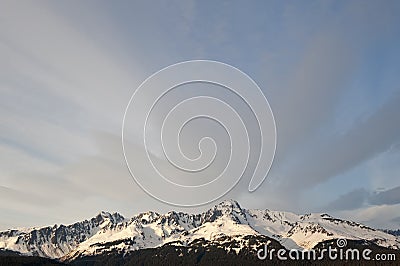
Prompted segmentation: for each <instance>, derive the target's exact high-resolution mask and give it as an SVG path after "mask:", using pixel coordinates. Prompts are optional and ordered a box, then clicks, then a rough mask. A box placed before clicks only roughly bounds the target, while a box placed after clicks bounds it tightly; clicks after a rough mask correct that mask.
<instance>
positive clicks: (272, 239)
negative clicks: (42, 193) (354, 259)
mask: <svg viewBox="0 0 400 266" xmlns="http://www.w3.org/2000/svg"><path fill="white" fill-rule="evenodd" d="M338 239H345V240H347V241H348V242H347V243H349V245H362V246H369V247H373V248H375V249H379V250H384V251H393V252H394V253H396V254H399V251H400V237H399V236H398V235H395V234H391V232H390V231H383V230H377V229H373V228H371V227H368V226H365V225H363V224H360V223H356V222H353V221H347V220H342V219H337V218H334V217H332V216H330V215H328V214H325V213H323V214H319V213H313V214H305V215H298V214H294V213H291V212H283V211H271V210H257V209H244V208H242V207H241V206H240V205H239V203H238V202H236V201H234V200H228V201H223V202H221V203H219V204H217V205H215V206H214V207H212V208H211V209H209V210H207V211H205V212H203V213H200V214H188V213H183V212H175V211H170V212H168V213H166V214H159V213H157V212H153V211H148V212H145V213H140V214H137V215H135V216H133V217H132V218H125V217H123V216H122V215H121V214H118V213H109V212H101V213H99V214H98V215H96V216H95V217H93V218H91V219H88V220H84V221H80V222H76V223H74V224H71V225H54V226H46V227H40V228H26V229H11V230H6V231H2V232H0V262H1V261H2V260H1V258H2V257H3V259H4V258H7V259H10V256H11V257H13V256H14V257H16V256H19V257H21V256H22V257H36V258H39V257H40V258H47V259H51V262H53V263H55V264H58V263H65V264H67V263H68V264H69V263H72V264H76V265H96V263H97V262H99V263H100V262H101V263H100V264H104V262H105V261H107V262H110V260H111V261H112V263H111V265H113V263H114V264H115V265H124V263H123V262H128V261H130V262H132V260H133V259H134V260H136V262H139V261H140V262H144V264H152V263H151V262H154V264H156V262H157V261H160V260H162V259H164V260H167V261H171V259H173V260H175V261H179V260H180V261H181V262H182V261H184V260H187V259H192V260H190V261H186V263H184V264H192V262H193V264H207V263H206V262H213V263H215V262H217V261H218V258H223V257H226V256H228V257H229V256H230V257H232V256H233V257H235V256H236V257H237V258H240V259H241V260H245V261H246V260H252V261H254V262H257V251H258V250H259V249H260V248H261V247H262V245H264V244H269V245H271V246H275V247H276V248H277V249H278V248H283V249H286V250H291V249H296V250H310V249H318V248H321V247H323V246H324V245H326V244H334V243H335V241H336V240H338ZM201 252H203V253H201ZM201 254H202V255H201ZM171 256H172V257H171ZM168 257H170V259H169V260H168ZM199 257H200V259H199ZM398 258H400V256H399V257H398ZM225 261H226V260H225ZM0 264H1V263H0ZM100 264H99V265H100ZM108 264H110V263H108ZM394 265H395V264H394Z"/></svg>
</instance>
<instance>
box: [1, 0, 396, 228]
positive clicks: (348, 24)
mask: <svg viewBox="0 0 400 266" xmlns="http://www.w3.org/2000/svg"><path fill="white" fill-rule="evenodd" d="M1 6H2V7H1V8H0V59H1V60H0V70H1V71H0V110H1V111H0V119H1V121H2V122H1V124H0V161H1V163H0V170H1V172H0V173H1V174H0V199H1V203H0V212H1V213H2V215H1V216H0V228H1V229H6V228H10V227H17V226H34V225H46V224H53V223H61V222H66V223H70V222H74V221H76V220H79V219H83V218H87V217H91V216H93V215H94V214H96V213H97V212H99V211H100V210H110V211H119V212H121V213H122V214H124V215H126V216H129V215H133V214H135V213H138V212H140V211H145V210H148V209H153V210H157V211H160V212H163V211H167V210H170V209H173V208H174V207H172V206H168V205H165V204H163V203H160V202H158V201H156V200H154V199H153V198H151V197H149V196H148V195H147V194H145V193H144V192H142V191H141V190H140V188H139V187H138V186H137V185H136V184H135V183H134V182H132V179H131V178H130V175H129V172H128V171H127V169H126V166H125V164H124V160H123V155H122V148H121V141H120V135H121V133H120V132H121V125H122V117H123V114H124V110H125V108H126V105H127V103H128V100H129V98H130V96H131V95H132V93H133V92H134V90H135V88H137V87H138V86H139V85H140V83H141V82H142V81H143V80H145V79H146V78H147V77H148V76H149V75H151V74H153V73H154V72H156V71H158V70H160V69H161V68H163V67H166V66H168V65H170V64H174V63H177V62H181V61H185V60H192V59H211V60H218V61H222V62H225V63H228V64H232V65H233V66H235V67H238V68H239V69H241V70H243V71H244V72H246V73H247V74H249V75H250V76H251V77H252V78H253V79H254V80H255V81H256V82H257V83H258V85H259V86H260V88H261V89H262V90H263V92H264V94H265V95H266V97H267V98H268V100H269V103H270V105H271V107H272V109H273V111H274V115H275V119H276V124H277V131H278V147H277V153H276V158H275V161H274V164H273V167H272V169H271V172H270V174H269V176H268V178H267V180H266V181H265V182H264V183H263V185H262V186H261V188H260V189H259V190H257V191H256V192H254V193H248V192H247V190H246V189H245V188H246V184H245V182H241V183H239V185H238V186H237V187H236V188H235V189H234V190H233V191H232V192H231V193H229V194H228V195H226V196H225V198H234V199H237V200H238V201H239V202H240V203H241V204H242V205H243V206H244V207H246V208H269V209H281V210H288V211H294V212H320V211H321V212H329V213H332V214H334V215H337V216H339V217H342V218H346V219H352V220H356V221H359V222H363V223H366V224H368V225H371V226H376V227H390V228H399V227H400V224H399V220H400V218H399V213H400V193H398V192H400V183H399V174H400V166H399V165H400V164H399V159H400V118H399V113H400V95H399V94H400V87H399V84H400V82H399V81H400V78H399V77H400V75H399V69H400V63H399V62H400V48H399V47H400V28H399V27H398V25H400V18H399V17H398V14H399V11H400V4H399V2H398V1H385V2H382V1H302V2H299V1H285V2H282V1H254V2H252V3H245V2H242V1H227V2H225V1H218V3H215V1H155V2H151V3H149V1H117V2H110V1H85V2H79V3H78V2H74V3H71V2H69V1H56V2H55V1H24V2H15V1H2V3H1ZM207 207H209V206H203V207H201V208H197V209H187V211H201V210H202V209H204V208H207Z"/></svg>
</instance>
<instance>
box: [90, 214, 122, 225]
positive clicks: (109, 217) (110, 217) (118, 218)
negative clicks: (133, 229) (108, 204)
mask: <svg viewBox="0 0 400 266" xmlns="http://www.w3.org/2000/svg"><path fill="white" fill-rule="evenodd" d="M95 219H96V220H97V221H99V222H100V223H101V222H104V221H110V222H111V223H120V222H122V221H124V220H125V218H124V216H122V215H121V214H119V213H118V212H114V213H112V214H111V213H109V212H106V211H101V212H100V213H99V214H98V215H96V217H95Z"/></svg>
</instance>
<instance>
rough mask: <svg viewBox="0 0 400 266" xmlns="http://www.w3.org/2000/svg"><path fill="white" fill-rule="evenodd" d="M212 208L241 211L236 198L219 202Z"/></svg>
mask: <svg viewBox="0 0 400 266" xmlns="http://www.w3.org/2000/svg"><path fill="white" fill-rule="evenodd" d="M213 209H217V210H223V211H227V212H230V211H236V212H240V211H242V208H241V207H240V205H239V203H238V202H237V201H236V200H233V199H230V200H224V201H222V202H221V203H219V204H217V205H215V206H214V207H213Z"/></svg>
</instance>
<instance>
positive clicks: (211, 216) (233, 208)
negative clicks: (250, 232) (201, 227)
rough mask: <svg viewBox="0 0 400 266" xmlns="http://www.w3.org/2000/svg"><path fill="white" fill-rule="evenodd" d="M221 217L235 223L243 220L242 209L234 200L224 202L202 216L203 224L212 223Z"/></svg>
mask: <svg viewBox="0 0 400 266" xmlns="http://www.w3.org/2000/svg"><path fill="white" fill-rule="evenodd" d="M222 216H229V217H231V218H233V220H235V221H236V222H239V223H240V222H241V221H242V220H243V219H245V214H244V209H242V208H241V207H240V205H239V203H238V202H237V201H235V200H224V201H222V202H221V203H219V204H217V205H215V206H214V207H212V208H211V209H209V210H208V211H206V212H205V213H203V215H202V218H203V219H202V220H203V222H213V221H215V220H217V219H218V218H220V217H222Z"/></svg>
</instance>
